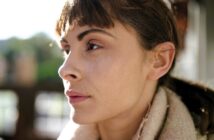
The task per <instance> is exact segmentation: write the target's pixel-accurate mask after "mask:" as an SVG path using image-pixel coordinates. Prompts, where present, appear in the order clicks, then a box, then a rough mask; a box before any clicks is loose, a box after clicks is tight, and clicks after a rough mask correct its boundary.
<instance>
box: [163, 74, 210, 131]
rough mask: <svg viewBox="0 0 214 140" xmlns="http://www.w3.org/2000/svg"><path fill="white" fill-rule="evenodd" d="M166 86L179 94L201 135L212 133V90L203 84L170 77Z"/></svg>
mask: <svg viewBox="0 0 214 140" xmlns="http://www.w3.org/2000/svg"><path fill="white" fill-rule="evenodd" d="M167 87H168V88H170V89H171V90H173V91H174V92H175V93H176V94H177V95H178V96H180V98H181V100H182V102H183V103H184V104H185V105H186V107H187V108H188V110H189V112H190V114H191V116H192V118H193V120H194V124H195V127H196V128H197V129H198V130H199V131H200V133H201V135H206V134H207V135H213V134H214V91H213V90H212V89H211V88H208V87H206V86H204V85H201V84H198V83H193V82H191V81H187V80H182V79H178V78H174V77H171V78H170V84H169V85H167Z"/></svg>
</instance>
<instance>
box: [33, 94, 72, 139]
mask: <svg viewBox="0 0 214 140" xmlns="http://www.w3.org/2000/svg"><path fill="white" fill-rule="evenodd" d="M35 105H36V115H37V116H36V120H35V127H36V131H37V132H38V134H40V135H41V136H44V137H50V138H56V137H57V136H58V135H59V132H60V131H61V130H62V128H63V127H64V126H65V124H66V122H68V119H69V113H70V109H69V106H68V104H67V101H66V99H65V96H64V94H63V93H48V92H41V93H39V95H38V96H37V98H36V104H35Z"/></svg>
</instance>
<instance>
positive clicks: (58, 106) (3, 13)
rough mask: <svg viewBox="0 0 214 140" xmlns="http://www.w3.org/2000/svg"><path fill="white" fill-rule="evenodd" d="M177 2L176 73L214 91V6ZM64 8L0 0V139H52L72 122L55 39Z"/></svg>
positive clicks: (205, 0)
mask: <svg viewBox="0 0 214 140" xmlns="http://www.w3.org/2000/svg"><path fill="white" fill-rule="evenodd" d="M178 1H179V4H178V5H177V6H175V7H176V8H177V9H179V10H178V12H179V13H177V15H176V16H177V17H178V19H180V22H178V26H179V27H180V28H179V30H180V34H181V36H182V37H184V40H183V50H182V53H181V54H180V56H179V58H178V60H177V65H176V68H175V70H174V72H173V74H174V75H176V76H179V77H183V78H186V79H189V80H197V81H199V82H201V83H205V84H208V85H209V86H210V87H214V47H213V45H214V15H213V13H214V9H213V8H212V5H214V1H212V0H190V1H189V3H188V5H187V2H186V1H185V0H178ZM61 7H62V0H7V1H5V0H0V140H53V139H56V137H57V136H58V135H59V132H60V130H62V128H63V126H64V125H65V123H66V122H67V121H68V118H69V107H68V105H67V101H66V99H65V97H64V94H63V86H62V83H61V80H60V79H59V77H58V75H57V69H58V67H59V66H60V64H61V63H62V56H61V52H60V50H59V49H58V48H57V45H56V42H55V37H54V26H55V22H56V18H57V17H58V15H59V11H60V9H61ZM187 8H188V10H187ZM187 15H188V16H187ZM185 16H186V18H185ZM187 21H188V22H187ZM186 23H188V24H186ZM183 32H186V34H185V35H184V34H183Z"/></svg>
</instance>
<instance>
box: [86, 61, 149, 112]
mask: <svg viewBox="0 0 214 140" xmlns="http://www.w3.org/2000/svg"><path fill="white" fill-rule="evenodd" d="M141 67H142V64H141V61H139V59H129V58H126V59H124V58H123V59H120V57H119V58H118V59H117V58H114V59H113V58H105V59H103V61H101V60H99V62H96V63H93V64H91V65H90V68H89V69H88V70H89V71H88V72H87V73H88V74H87V75H88V79H89V81H90V83H89V84H91V87H92V91H94V93H95V94H96V95H95V98H97V99H98V100H99V101H101V102H102V103H103V104H105V106H108V107H109V108H111V106H113V107H114V108H115V109H116V106H118V107H119V108H120V107H121V106H123V107H125V106H128V105H130V104H131V103H132V102H134V101H136V100H137V98H139V96H140V95H141V91H142V87H143V84H144V79H145V78H144V77H145V76H144V73H143V72H142V68H141ZM124 97H125V98H124Z"/></svg>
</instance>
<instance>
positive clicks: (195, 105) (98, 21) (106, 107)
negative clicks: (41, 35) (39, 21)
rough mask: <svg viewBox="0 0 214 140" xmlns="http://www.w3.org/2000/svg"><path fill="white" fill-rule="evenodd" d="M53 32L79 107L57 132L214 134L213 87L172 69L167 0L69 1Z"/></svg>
mask: <svg viewBox="0 0 214 140" xmlns="http://www.w3.org/2000/svg"><path fill="white" fill-rule="evenodd" d="M56 31H57V33H58V35H59V37H60V47H61V49H62V51H63V52H64V55H65V60H64V63H63V65H62V66H61V67H60V69H59V75H60V77H61V78H62V79H63V83H64V88H65V95H66V97H67V98H68V102H69V104H70V105H71V108H73V109H74V112H72V113H71V120H72V121H71V122H69V123H68V125H67V126H66V127H65V129H64V130H63V132H62V133H61V135H60V137H59V139H61V140H66V139H67V140H154V139H158V140H196V139H209V140H211V139H212V137H211V135H212V133H213V132H214V131H213V130H214V117H213V115H214V111H213V107H214V106H213V102H214V98H213V95H212V91H211V90H210V89H207V88H206V90H204V88H203V87H200V86H196V85H191V84H189V83H188V82H184V81H182V80H178V79H175V78H172V77H170V75H169V74H170V71H171V70H172V68H173V66H174V62H175V57H176V55H177V53H178V51H179V39H178V35H177V31H176V27H175V23H174V19H173V14H172V13H171V11H170V10H169V9H168V8H167V6H166V4H165V3H164V2H163V1H162V0H73V1H67V2H66V3H65V6H64V8H63V11H62V13H61V16H60V19H59V20H58V22H57V27H56ZM179 96H180V97H179ZM73 122H75V123H77V124H79V125H78V126H77V128H75V129H74V128H73V126H74V123H73Z"/></svg>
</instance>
